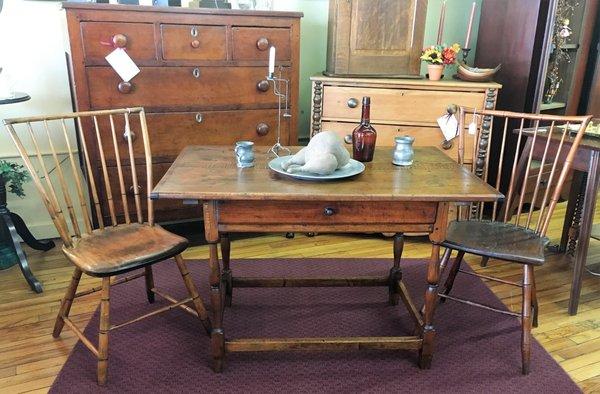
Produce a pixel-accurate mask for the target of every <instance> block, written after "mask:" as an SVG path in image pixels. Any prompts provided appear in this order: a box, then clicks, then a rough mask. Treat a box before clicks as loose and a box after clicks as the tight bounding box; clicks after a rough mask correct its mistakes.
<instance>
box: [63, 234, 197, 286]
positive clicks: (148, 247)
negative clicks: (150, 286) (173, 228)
mask: <svg viewBox="0 0 600 394" xmlns="http://www.w3.org/2000/svg"><path fill="white" fill-rule="evenodd" d="M187 246H188V241H187V239H185V238H183V237H180V236H178V235H175V234H173V233H170V232H168V231H167V230H165V229H163V228H162V227H160V226H158V225H154V226H150V225H148V224H146V223H144V224H140V223H131V224H119V225H117V226H112V227H105V228H104V229H101V230H94V231H92V233H91V234H89V235H88V234H86V235H83V236H82V238H81V239H79V242H77V243H75V244H74V245H73V247H63V251H64V253H65V254H66V255H67V258H68V259H69V260H70V261H71V262H72V263H73V264H75V265H76V266H77V267H78V268H79V269H80V270H82V271H83V272H85V273H86V274H88V275H91V276H96V277H104V276H112V275H118V274H122V273H124V272H127V271H131V270H134V269H137V268H142V267H145V266H147V265H149V264H153V263H156V262H159V261H162V260H165V259H168V258H170V257H173V256H175V255H177V254H179V253H181V252H183V251H184V250H185V248H186V247H187Z"/></svg>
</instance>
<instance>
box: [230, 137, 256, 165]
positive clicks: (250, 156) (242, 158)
mask: <svg viewBox="0 0 600 394" xmlns="http://www.w3.org/2000/svg"><path fill="white" fill-rule="evenodd" d="M253 149H254V142H252V141H238V142H236V143H235V149H234V152H235V158H236V159H237V166H238V167H239V168H247V167H254V150H253Z"/></svg>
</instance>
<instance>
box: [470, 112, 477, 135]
mask: <svg viewBox="0 0 600 394" xmlns="http://www.w3.org/2000/svg"><path fill="white" fill-rule="evenodd" d="M477 123H478V122H477V110H473V119H471V123H469V134H471V135H475V134H477Z"/></svg>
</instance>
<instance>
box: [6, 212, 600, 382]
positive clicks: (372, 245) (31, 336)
mask: <svg viewBox="0 0 600 394" xmlns="http://www.w3.org/2000/svg"><path fill="white" fill-rule="evenodd" d="M596 212H598V209H597V210H596ZM562 217H564V204H561V205H560V206H559V208H558V209H557V211H556V212H555V218H556V219H555V220H553V221H552V225H551V228H550V230H549V233H548V234H549V236H550V238H551V242H552V243H557V242H558V240H559V239H558V236H559V234H560V229H561V226H562ZM596 219H597V220H596V221H600V213H597V214H596ZM232 246H233V247H232V258H234V259H235V258H250V257H253V258H263V257H392V240H391V238H388V239H385V238H382V237H379V236H376V235H371V236H338V235H325V234H320V235H318V236H316V237H313V238H311V237H307V236H305V235H304V234H298V235H297V236H296V238H295V239H293V240H288V239H286V238H284V237H283V236H282V235H269V236H261V237H258V238H250V239H244V240H239V241H235V242H233V243H232ZM27 253H28V256H29V261H30V263H31V266H32V268H33V271H34V272H35V274H36V275H37V277H38V279H39V280H40V281H41V282H42V283H43V285H44V293H43V294H39V295H38V294H34V293H32V292H31V291H30V290H29V288H28V287H27V285H26V283H25V281H24V280H23V278H22V277H21V273H20V271H19V269H18V268H17V267H12V268H11V269H9V270H6V271H0V392H2V393H13V392H15V393H16V392H32V391H33V392H47V390H48V388H49V387H50V385H51V384H52V382H53V381H54V378H55V377H56V375H57V374H58V372H59V371H60V369H61V367H62V365H63V363H64V362H65V360H66V359H67V357H68V355H69V352H70V351H71V349H72V348H73V346H74V344H75V343H76V337H75V336H74V335H73V333H72V332H71V331H70V330H69V329H67V328H65V330H64V331H63V333H62V336H61V338H60V339H58V340H55V339H53V338H52V335H51V332H52V326H53V324H54V319H55V317H56V313H57V311H58V307H59V300H60V298H61V297H62V296H63V292H64V290H65V288H66V286H67V284H68V281H69V279H70V277H71V273H72V268H71V266H70V265H69V263H68V262H67V261H66V260H65V258H64V257H63V255H62V253H61V252H60V248H59V247H57V248H55V249H53V250H52V251H50V252H46V253H43V252H38V251H33V250H31V249H27ZM429 253H430V244H429V243H428V242H426V240H425V239H424V238H409V239H408V240H407V242H406V246H405V249H404V256H406V257H416V258H418V257H421V258H425V257H428V255H429ZM184 257H185V258H207V257H208V250H207V248H206V247H205V246H198V247H193V248H190V249H188V250H187V251H186V252H185V253H184ZM467 261H468V262H469V264H470V265H471V267H473V268H474V269H475V270H481V268H480V267H479V260H478V259H477V258H474V257H473V256H471V257H470V258H467ZM589 261H598V262H600V242H597V241H594V240H592V241H591V249H590V253H589ZM485 270H486V273H488V274H493V275H496V276H499V277H502V278H504V279H511V280H518V278H519V277H520V276H519V275H520V272H521V270H520V266H519V265H517V264H507V263H502V262H494V261H492V262H490V264H489V266H488V268H486V269H485ZM536 279H537V285H538V297H539V300H540V325H539V327H538V328H537V329H534V331H533V332H534V336H535V338H537V340H538V341H540V343H541V344H542V345H543V346H544V347H545V348H546V350H547V351H548V352H550V354H551V355H552V357H554V359H555V360H557V361H558V362H559V363H560V365H561V366H562V367H563V368H564V369H565V370H566V371H567V372H568V373H569V375H570V376H571V377H572V378H573V379H574V380H575V381H576V382H577V383H578V384H579V385H580V387H581V388H582V390H583V391H584V392H589V393H594V392H596V393H600V278H597V277H593V276H591V275H589V274H586V276H585V280H584V283H583V291H582V298H581V304H580V307H579V314H578V315H577V316H569V315H568V314H567V311H566V310H567V304H568V298H569V289H570V282H571V268H570V265H569V263H568V262H567V261H566V260H565V258H563V256H550V257H549V258H548V262H547V264H546V265H544V266H543V267H541V268H539V269H536ZM98 284H99V280H97V279H92V278H89V277H86V276H84V277H83V278H82V282H81V285H80V289H87V288H91V287H93V286H97V285H98ZM199 285H203V286H204V285H206V283H201V284H199ZM489 285H490V287H491V289H492V290H493V291H494V293H495V294H496V295H497V296H498V297H500V298H501V299H502V301H503V302H504V303H505V304H506V305H507V306H508V307H509V308H510V309H512V310H517V309H518V308H519V305H520V301H519V299H520V296H519V293H518V291H517V290H516V289H515V288H514V287H512V286H508V285H504V284H501V283H489ZM98 300H99V293H96V294H95V295H92V296H87V297H83V298H81V299H78V300H77V301H76V302H75V303H74V304H73V308H72V310H71V316H72V318H73V320H74V321H75V322H76V323H78V325H79V326H80V327H84V326H85V324H86V323H87V321H88V320H89V318H90V317H91V315H92V313H93V312H94V311H95V309H96V307H97V305H98ZM515 346H517V344H515ZM533 373H535V368H534V369H533Z"/></svg>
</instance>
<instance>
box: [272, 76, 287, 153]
mask: <svg viewBox="0 0 600 394" xmlns="http://www.w3.org/2000/svg"><path fill="white" fill-rule="evenodd" d="M277 74H278V75H277V76H276V75H275V73H274V72H271V71H269V75H268V76H267V81H270V82H272V83H273V93H274V94H275V96H277V142H275V145H273V146H272V147H271V149H269V151H268V153H273V154H274V155H275V156H276V157H279V152H280V151H286V152H287V154H288V155H289V154H291V151H290V150H289V148H286V147H285V146H283V145H282V144H281V118H282V117H283V118H291V117H292V114H290V108H289V96H290V81H289V79H285V78H283V77H282V69H281V66H279V67H278V69H277Z"/></svg>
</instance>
